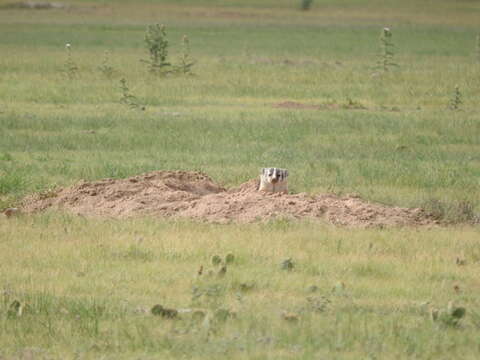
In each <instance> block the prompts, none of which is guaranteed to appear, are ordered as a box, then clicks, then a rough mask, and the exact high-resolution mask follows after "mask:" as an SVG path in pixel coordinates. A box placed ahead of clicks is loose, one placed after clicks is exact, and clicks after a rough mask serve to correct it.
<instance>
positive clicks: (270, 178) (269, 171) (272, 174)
mask: <svg viewBox="0 0 480 360" xmlns="http://www.w3.org/2000/svg"><path fill="white" fill-rule="evenodd" d="M262 177H263V178H264V179H265V181H267V182H268V183H271V184H276V183H278V182H282V181H284V180H286V179H287V177H288V171H287V170H286V169H279V168H263V169H262Z"/></svg>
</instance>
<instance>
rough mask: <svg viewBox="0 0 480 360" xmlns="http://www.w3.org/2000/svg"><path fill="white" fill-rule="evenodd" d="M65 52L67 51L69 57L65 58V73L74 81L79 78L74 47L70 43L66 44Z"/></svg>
mask: <svg viewBox="0 0 480 360" xmlns="http://www.w3.org/2000/svg"><path fill="white" fill-rule="evenodd" d="M65 50H66V51H67V56H66V58H65V64H64V72H65V74H66V75H67V77H68V78H69V79H73V78H75V77H76V76H77V73H78V66H77V64H76V63H75V61H74V60H73V57H72V45H71V44H70V43H67V44H65Z"/></svg>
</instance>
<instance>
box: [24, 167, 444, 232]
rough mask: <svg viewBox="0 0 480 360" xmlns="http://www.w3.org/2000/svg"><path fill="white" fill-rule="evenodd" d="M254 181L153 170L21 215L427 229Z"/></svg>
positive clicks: (346, 199) (40, 200) (38, 198)
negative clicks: (228, 182)
mask: <svg viewBox="0 0 480 360" xmlns="http://www.w3.org/2000/svg"><path fill="white" fill-rule="evenodd" d="M257 188H258V180H257V179H253V180H250V181H248V182H246V183H244V184H242V185H240V186H239V187H237V188H232V189H225V188H223V187H222V186H220V185H218V184H216V183H215V182H214V181H213V180H212V179H210V178H209V177H208V176H207V175H205V174H202V173H199V172H185V171H155V172H151V173H147V174H142V175H138V176H134V177H131V178H128V179H115V180H114V179H104V180H100V181H92V182H85V181H81V182H80V183H78V184H76V185H74V186H71V187H68V188H63V189H57V190H55V191H51V192H48V193H41V194H35V195H33V196H29V197H27V198H26V199H24V201H23V204H22V206H21V211H22V212H23V213H33V212H38V211H43V210H46V209H48V208H53V209H57V210H58V209H60V210H67V211H70V212H73V213H75V214H79V215H84V216H104V217H115V218H127V217H134V216H145V215H148V216H154V217H162V218H190V219H195V220H199V221H206V222H213V223H230V222H233V223H251V222H256V221H260V222H262V221H268V220H271V219H275V218H287V219H313V220H320V221H325V222H329V223H332V224H335V225H342V226H353V227H385V226H431V225H435V224H436V223H437V222H436V221H435V219H433V218H432V217H431V216H430V215H429V214H427V213H426V212H425V211H424V210H422V209H408V208H400V207H388V206H384V205H381V204H375V203H370V202H367V201H365V200H362V199H361V198H359V197H356V196H341V197H340V196H336V195H332V194H324V195H317V196H310V195H308V194H306V193H300V194H288V195H287V194H280V193H276V194H271V193H262V192H259V191H258V190H257Z"/></svg>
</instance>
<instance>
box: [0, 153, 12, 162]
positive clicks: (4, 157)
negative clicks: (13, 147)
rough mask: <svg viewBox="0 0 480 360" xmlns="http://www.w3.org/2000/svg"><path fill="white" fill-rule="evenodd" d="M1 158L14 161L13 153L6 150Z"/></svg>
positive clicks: (0, 155)
mask: <svg viewBox="0 0 480 360" xmlns="http://www.w3.org/2000/svg"><path fill="white" fill-rule="evenodd" d="M0 160H1V161H12V160H13V156H12V155H11V154H9V153H8V152H5V153H3V154H0Z"/></svg>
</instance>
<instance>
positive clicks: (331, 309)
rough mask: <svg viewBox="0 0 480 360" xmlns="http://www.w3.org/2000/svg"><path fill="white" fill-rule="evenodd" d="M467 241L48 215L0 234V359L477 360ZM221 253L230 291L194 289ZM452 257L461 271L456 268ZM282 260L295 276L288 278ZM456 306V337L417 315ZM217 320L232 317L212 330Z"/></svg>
mask: <svg viewBox="0 0 480 360" xmlns="http://www.w3.org/2000/svg"><path fill="white" fill-rule="evenodd" d="M461 230H462V231H461V232H460V231H453V230H445V229H437V230H431V231H428V232H421V233H419V232H418V231H417V230H408V229H405V230H385V231H378V230H377V231H375V230H361V231H359V230H347V229H338V228H333V227H325V226H322V225H315V224H309V223H297V224H295V223H285V222H283V223H282V222H277V223H270V224H268V225H249V226H238V227H235V226H215V225H198V224H191V223H186V222H178V223H175V222H159V221H158V220H150V219H141V220H128V221H106V222H105V221H101V220H84V219H81V218H78V217H72V216H65V215H60V214H55V213H51V214H47V215H42V216H36V217H33V218H28V219H27V218H20V219H18V220H17V219H14V220H11V221H8V222H1V223H0V238H2V239H3V241H2V242H1V243H0V250H1V252H0V253H1V254H2V262H1V267H0V274H1V276H2V279H3V291H4V292H3V301H2V302H0V303H1V304H0V323H1V324H2V326H1V327H0V334H1V336H0V339H1V343H2V352H3V355H4V356H10V355H12V354H16V353H18V352H22V351H25V348H34V349H37V350H38V351H41V352H44V353H45V354H48V355H49V356H53V357H62V358H73V357H74V356H81V357H83V358H98V357H99V356H107V357H108V358H136V357H142V356H143V357H147V358H150V357H154V356H162V357H163V358H178V357H180V356H187V357H193V358H206V357H213V358H219V359H220V358H224V357H225V356H226V355H228V356H232V357H234V358H279V357H280V358H313V357H315V356H316V357H318V356H329V357H338V358H352V359H353V358H358V357H359V356H368V355H370V356H374V357H377V358H408V357H409V356H416V357H417V358H435V357H438V356H441V355H442V354H445V353H448V356H449V357H450V356H451V357H462V358H467V359H468V358H471V359H474V358H475V357H476V353H477V349H476V346H477V345H475V344H476V342H477V341H476V338H477V336H478V326H479V325H480V323H479V322H478V320H479V318H478V316H479V314H478V310H477V309H478V306H479V303H478V299H477V298H478V297H477V295H476V294H477V293H478V289H477V287H478V284H477V280H476V279H477V278H478V275H479V274H478V271H479V270H478V264H477V262H478V260H479V259H480V248H479V246H478V242H477V238H478V235H479V232H478V229H477V230H474V229H468V228H463V229H461ZM99 234H101V237H99V236H98V235H99ZM252 240H253V241H252ZM227 253H233V254H234V255H235V260H234V262H233V264H231V265H230V266H228V270H227V274H226V275H225V276H224V277H222V278H219V277H217V276H216V275H214V276H212V277H208V276H207V275H202V276H201V277H198V276H197V275H196V274H197V270H198V268H199V267H200V265H203V266H204V267H205V273H206V272H207V270H208V269H212V268H213V266H212V265H210V257H211V256H212V255H214V254H219V255H221V256H225V254H227ZM457 256H460V257H464V258H465V260H466V262H467V263H466V265H464V266H458V265H456V264H455V259H456V257H457ZM289 257H291V258H292V259H293V261H294V263H295V268H294V269H293V270H292V271H285V270H282V268H281V266H280V265H281V263H282V261H283V260H284V259H286V258H289ZM407 268H408V271H405V269H407ZM217 269H218V268H217ZM426 280H427V281H426ZM340 282H343V283H344V284H345V287H344V288H339V287H338V285H337V284H338V283H340ZM242 284H249V285H248V287H247V288H245V287H242ZM312 285H315V286H316V287H317V288H318V290H316V291H314V292H312V290H310V289H309V288H310V287H311V286H312ZM455 285H458V286H460V289H461V290H460V292H458V293H457V292H456V291H455V290H454V286H455ZM195 289H196V290H195ZM195 294H196V296H194V295H195ZM14 299H18V300H19V301H20V302H22V303H24V304H26V307H25V310H24V314H23V315H22V316H21V317H17V316H12V315H10V316H8V315H7V312H8V311H7V310H8V306H9V305H10V303H11V302H12V301H13V300H14ZM309 299H310V300H309ZM450 300H454V301H456V302H457V303H461V304H462V305H463V306H465V307H466V308H467V311H468V317H467V318H466V319H464V320H463V322H462V325H461V327H460V328H455V327H453V328H452V327H448V326H446V325H442V324H441V323H436V322H432V321H431V320H430V319H429V315H428V310H427V306H426V305H423V303H424V302H430V303H431V306H434V307H439V308H443V307H446V304H447V302H448V301H450ZM157 303H160V304H162V305H164V306H167V307H173V308H178V309H191V308H194V309H195V308H199V309H204V311H207V312H208V313H209V314H211V315H209V316H212V318H211V320H210V323H209V324H207V323H203V322H196V321H194V320H192V318H191V315H190V314H188V313H186V314H182V315H181V316H180V318H179V319H178V320H167V319H162V318H157V317H153V316H151V315H149V314H148V310H149V309H150V308H151V307H152V306H153V305H154V304H157ZM218 309H228V310H229V311H234V312H236V317H235V318H230V319H227V320H226V322H225V323H224V322H222V321H219V320H215V317H213V314H215V312H216V311H218ZM145 311H147V313H145ZM283 312H293V313H296V314H298V316H299V323H298V324H295V323H290V322H288V321H286V320H283V319H282V313H283Z"/></svg>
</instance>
